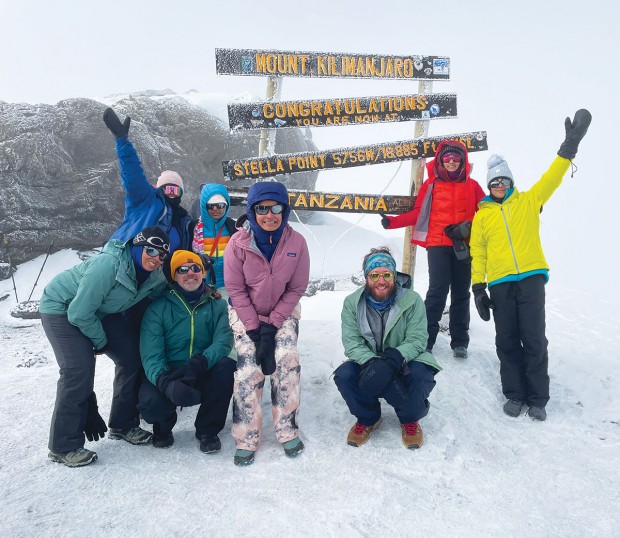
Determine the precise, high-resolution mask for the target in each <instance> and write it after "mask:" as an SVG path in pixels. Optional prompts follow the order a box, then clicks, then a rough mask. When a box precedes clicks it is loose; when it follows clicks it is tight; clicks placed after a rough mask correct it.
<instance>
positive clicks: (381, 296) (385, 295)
mask: <svg viewBox="0 0 620 538" xmlns="http://www.w3.org/2000/svg"><path fill="white" fill-rule="evenodd" d="M366 292H367V293H368V295H370V296H371V297H372V299H373V301H377V302H378V303H380V302H381V301H385V300H386V299H389V298H390V297H392V295H394V294H395V293H396V281H395V280H392V282H390V285H389V287H388V288H387V289H386V290H385V291H383V290H381V291H380V292H377V291H375V290H374V289H373V288H372V287H371V286H370V285H369V284H368V283H366Z"/></svg>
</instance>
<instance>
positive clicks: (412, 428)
mask: <svg viewBox="0 0 620 538" xmlns="http://www.w3.org/2000/svg"><path fill="white" fill-rule="evenodd" d="M403 430H405V432H406V433H407V435H415V434H416V433H417V431H418V423H417V422H411V423H409V424H403Z"/></svg>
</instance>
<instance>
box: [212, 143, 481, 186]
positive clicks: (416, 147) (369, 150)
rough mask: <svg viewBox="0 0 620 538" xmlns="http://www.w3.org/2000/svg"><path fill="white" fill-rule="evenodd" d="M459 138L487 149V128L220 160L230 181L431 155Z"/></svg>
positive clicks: (475, 148)
mask: <svg viewBox="0 0 620 538" xmlns="http://www.w3.org/2000/svg"><path fill="white" fill-rule="evenodd" d="M455 139H456V140H460V141H461V142H463V144H465V146H466V147H467V149H468V151H470V152H473V151H484V150H486V149H488V148H487V133H486V131H477V132H472V133H461V134H453V135H444V136H434V137H430V138H420V139H419V140H404V141H401V142H388V143H385V144H376V145H371V146H358V147H352V148H339V149H330V150H326V151H316V152H304V153H285V154H282V155H273V156H271V157H255V158H251V159H236V160H231V161H224V162H222V168H223V170H224V176H226V177H227V178H228V180H230V181H237V180H241V179H258V178H261V177H271V176H277V175H280V174H294V173H296V172H309V171H313V170H327V169H330V168H349V167H352V166H363V165H367V164H383V163H390V162H395V161H406V160H410V159H425V158H428V157H433V156H434V155H435V151H436V149H437V145H438V144H439V143H440V142H441V141H443V140H455Z"/></svg>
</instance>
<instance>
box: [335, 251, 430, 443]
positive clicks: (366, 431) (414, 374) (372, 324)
mask: <svg viewBox="0 0 620 538" xmlns="http://www.w3.org/2000/svg"><path fill="white" fill-rule="evenodd" d="M362 266H363V270H364V277H365V278H366V284H365V286H362V287H361V288H359V289H358V290H357V291H355V292H354V293H352V294H351V295H349V296H348V297H347V298H346V299H345V300H344V306H343V309H342V343H343V345H344V353H345V355H346V356H347V359H348V360H347V361H345V362H344V363H343V364H341V365H340V366H339V367H338V368H337V369H336V371H335V375H334V381H335V383H336V386H337V387H338V390H339V391H340V394H342V397H343V398H344V400H345V402H346V404H347V406H348V407H349V411H351V414H353V415H354V416H355V417H356V419H357V421H356V423H355V425H354V426H353V427H352V428H351V430H350V431H349V435H348V437H347V443H348V444H349V445H351V446H360V445H362V444H364V443H365V442H366V441H367V440H368V437H369V435H370V433H371V432H372V431H373V430H374V429H376V428H377V427H378V426H379V424H380V423H381V403H380V402H379V398H383V399H384V400H385V401H386V402H387V403H388V404H389V405H391V406H392V407H393V408H394V411H395V412H396V415H397V416H398V419H399V421H400V423H401V432H402V439H403V443H404V444H405V446H406V447H407V448H420V447H421V446H422V443H423V434H422V428H421V427H420V425H419V423H418V421H419V420H420V419H421V418H423V417H425V416H426V415H427V414H428V410H429V407H430V404H429V402H428V396H429V394H430V393H431V391H432V390H433V388H434V386H435V380H434V377H435V374H436V373H437V372H439V370H441V368H440V366H439V364H437V362H436V361H435V358H434V357H433V355H431V354H430V353H429V352H427V351H426V342H427V340H428V332H427V322H426V311H425V308H424V302H423V301H422V298H421V297H420V296H419V295H418V294H417V293H416V292H414V291H412V290H410V289H407V288H408V287H409V285H410V282H411V280H410V278H409V277H408V276H407V275H403V274H401V273H397V272H396V262H395V261H394V258H393V257H392V255H391V254H390V251H389V249H388V248H387V247H381V248H373V249H371V251H370V252H369V253H368V254H367V255H366V257H365V258H364V262H363V265H362ZM397 277H398V278H397Z"/></svg>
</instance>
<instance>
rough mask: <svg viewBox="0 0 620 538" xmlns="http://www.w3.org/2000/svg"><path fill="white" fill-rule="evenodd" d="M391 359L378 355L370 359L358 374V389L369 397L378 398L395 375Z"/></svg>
mask: <svg viewBox="0 0 620 538" xmlns="http://www.w3.org/2000/svg"><path fill="white" fill-rule="evenodd" d="M390 362H391V361H387V360H386V359H381V358H379V357H377V358H374V359H370V361H368V362H367V363H366V365H365V366H364V369H363V370H362V373H361V374H360V381H359V387H360V390H361V391H362V392H363V393H364V394H366V395H367V396H370V397H371V398H378V397H379V396H380V395H381V394H383V391H384V390H385V389H386V387H387V386H388V385H389V384H390V382H391V381H392V379H394V377H395V376H396V372H395V371H394V366H393V365H392V364H390Z"/></svg>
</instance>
